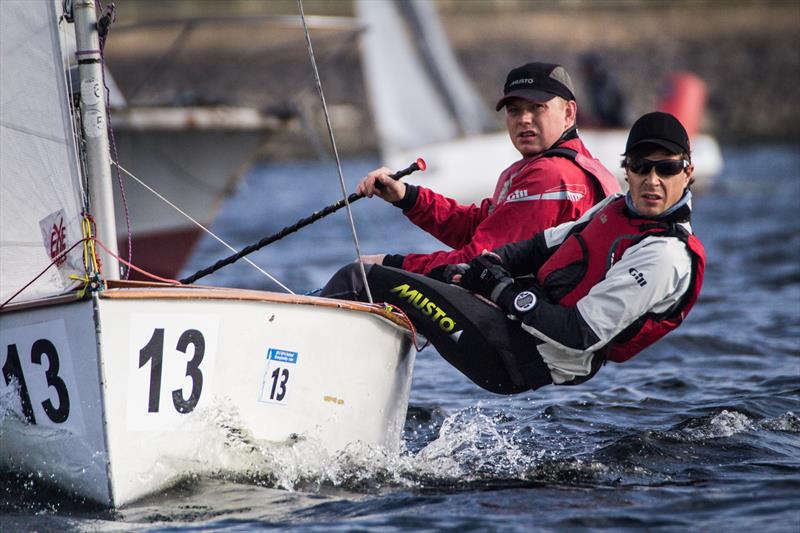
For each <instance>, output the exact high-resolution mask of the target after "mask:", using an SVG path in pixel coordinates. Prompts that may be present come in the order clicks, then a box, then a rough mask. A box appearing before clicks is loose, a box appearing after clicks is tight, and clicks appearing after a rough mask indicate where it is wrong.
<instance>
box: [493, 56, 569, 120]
mask: <svg viewBox="0 0 800 533" xmlns="http://www.w3.org/2000/svg"><path fill="white" fill-rule="evenodd" d="M554 96H560V97H561V98H564V99H565V100H575V90H574V89H573V88H572V80H571V79H570V78H569V74H567V69H565V68H564V67H562V66H561V65H556V64H554V63H527V64H525V65H522V66H521V67H517V68H515V69H512V70H511V72H509V73H508V76H507V77H506V84H505V86H503V97H502V98H501V99H500V101H498V102H497V106H496V107H495V109H496V110H497V111H500V110H501V109H502V108H503V106H504V105H506V104H507V103H508V100H509V99H510V98H523V99H525V100H530V101H532V102H547V101H548V100H550V99H552V98H553V97H554Z"/></svg>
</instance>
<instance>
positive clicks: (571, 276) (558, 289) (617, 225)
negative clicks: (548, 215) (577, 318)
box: [536, 197, 705, 363]
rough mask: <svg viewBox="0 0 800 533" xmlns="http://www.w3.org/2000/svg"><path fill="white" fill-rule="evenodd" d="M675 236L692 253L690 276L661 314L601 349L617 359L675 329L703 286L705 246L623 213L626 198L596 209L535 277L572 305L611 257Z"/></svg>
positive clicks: (555, 298)
mask: <svg viewBox="0 0 800 533" xmlns="http://www.w3.org/2000/svg"><path fill="white" fill-rule="evenodd" d="M653 235H660V236H665V237H667V236H668V237H677V238H679V239H681V240H682V241H683V242H684V243H685V244H686V246H687V248H688V249H689V252H690V256H691V257H692V281H691V283H690V285H689V289H688V291H687V293H686V295H684V297H683V298H682V299H681V300H680V301H679V302H678V304H677V305H676V306H674V307H673V308H672V309H669V310H667V311H666V312H665V313H661V314H655V313H647V314H645V315H643V316H641V317H639V319H638V320H635V321H634V322H633V323H632V324H631V325H630V326H628V327H627V328H625V329H624V330H622V331H621V332H620V333H619V334H618V335H617V336H616V337H614V339H612V340H611V341H610V342H609V343H608V344H606V346H605V347H604V348H603V349H602V351H601V353H602V354H603V355H604V356H605V358H606V359H609V360H611V361H614V362H616V363H621V362H623V361H627V360H628V359H630V358H631V357H633V356H634V355H636V354H637V353H639V352H640V351H642V350H643V349H645V348H646V347H647V346H650V345H651V344H653V343H654V342H656V341H657V340H658V339H660V338H661V337H663V336H664V335H666V334H667V333H669V332H670V331H672V330H673V329H675V328H677V327H678V326H679V325H680V324H681V322H683V319H684V318H685V317H686V315H687V314H688V313H689V311H690V310H691V309H692V306H693V305H694V303H695V302H696V301H697V297H698V295H699V294H700V288H701V286H702V285H703V273H704V271H705V250H704V249H703V245H702V244H701V243H700V241H699V240H698V239H697V238H696V237H695V236H694V235H692V234H690V233H688V232H687V231H686V230H684V229H683V228H680V227H679V226H677V225H676V224H668V223H659V222H657V221H654V220H652V219H645V218H631V217H629V216H627V215H626V211H625V198H624V197H621V198H620V199H619V200H617V201H614V202H611V203H610V204H608V205H607V206H606V207H604V208H603V209H602V210H601V211H599V212H597V213H595V215H594V216H593V217H592V219H591V220H590V221H589V222H588V223H587V224H586V226H585V227H584V228H583V229H581V230H579V231H577V232H575V233H573V234H572V235H570V236H569V237H567V239H566V240H565V241H564V243H563V244H562V245H561V246H560V247H559V248H558V250H557V251H556V252H555V253H554V254H553V255H552V256H551V257H550V258H549V259H548V260H547V261H546V262H545V263H544V264H543V265H542V266H541V267H540V268H539V270H538V271H537V273H536V278H537V280H538V281H539V283H540V284H541V285H542V287H544V288H545V290H546V291H547V293H548V295H549V296H550V298H552V300H553V301H554V302H555V303H558V304H560V305H563V306H565V307H575V306H576V305H577V303H578V300H580V299H581V298H583V297H584V296H586V295H587V294H589V291H590V290H591V288H592V287H594V286H595V285H596V284H597V283H599V282H600V281H602V280H603V279H604V278H605V276H606V273H607V272H608V269H609V268H611V266H612V265H613V264H614V262H615V260H616V259H619V258H620V257H622V254H624V253H625V250H627V249H628V248H630V247H631V246H633V245H635V244H636V243H638V242H640V241H641V240H642V239H644V238H645V237H649V236H653Z"/></svg>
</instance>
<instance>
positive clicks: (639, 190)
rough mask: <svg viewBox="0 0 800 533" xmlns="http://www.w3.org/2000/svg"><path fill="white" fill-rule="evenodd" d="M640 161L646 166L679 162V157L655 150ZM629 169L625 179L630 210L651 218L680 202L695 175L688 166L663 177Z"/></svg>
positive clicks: (661, 150) (653, 170)
mask: <svg viewBox="0 0 800 533" xmlns="http://www.w3.org/2000/svg"><path fill="white" fill-rule="evenodd" d="M642 159H643V160H644V161H645V162H647V161H650V162H657V161H665V160H670V161H680V160H681V156H680V155H678V154H671V153H669V152H667V151H666V150H663V149H658V150H655V151H654V152H651V153H650V154H649V155H647V156H645V157H643V158H642ZM628 167H629V168H626V169H625V179H626V181H627V182H628V186H629V188H630V193H631V199H632V200H633V206H634V207H635V208H636V210H637V211H639V213H641V214H643V215H646V216H651V217H652V216H658V215H660V214H661V213H663V212H664V211H666V210H667V209H669V208H670V207H672V206H673V205H675V203H676V202H677V201H678V200H680V199H681V197H682V196H683V190H684V189H685V188H686V186H687V185H688V184H689V179H690V178H691V176H692V172H693V171H694V167H692V166H689V167H688V168H686V169H684V170H681V171H680V172H679V173H677V174H675V175H673V176H669V175H663V176H662V175H660V174H659V173H658V172H657V169H656V168H655V167H653V168H651V169H650V171H649V172H646V173H636V172H634V170H633V169H632V168H630V167H631V165H630V164H629V165H628Z"/></svg>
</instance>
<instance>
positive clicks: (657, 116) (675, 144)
mask: <svg viewBox="0 0 800 533" xmlns="http://www.w3.org/2000/svg"><path fill="white" fill-rule="evenodd" d="M642 144H655V145H657V146H660V147H662V148H664V149H665V150H667V151H668V152H671V153H673V154H681V153H686V154H689V153H690V152H689V135H688V134H687V133H686V129H685V128H684V127H683V124H681V123H680V121H679V120H678V119H677V118H675V117H674V116H672V115H670V114H669V113H662V112H661V111H656V112H653V113H647V114H646V115H642V116H641V117H639V120H637V121H636V122H634V124H633V126H631V131H630V133H629V134H628V142H627V143H625V154H623V155H628V154H629V153H630V151H631V150H632V149H633V148H634V147H636V146H639V145H642Z"/></svg>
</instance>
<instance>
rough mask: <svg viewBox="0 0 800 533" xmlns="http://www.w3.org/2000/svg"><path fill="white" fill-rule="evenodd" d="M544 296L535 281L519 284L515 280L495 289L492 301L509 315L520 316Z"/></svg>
mask: <svg viewBox="0 0 800 533" xmlns="http://www.w3.org/2000/svg"><path fill="white" fill-rule="evenodd" d="M544 300H546V299H545V298H544V291H543V290H542V288H541V287H540V286H539V284H538V283H536V281H533V282H531V283H526V284H525V285H520V284H519V283H517V282H514V283H511V284H510V285H504V286H503V287H502V288H501V289H500V290H498V291H496V295H495V297H494V298H492V301H493V302H494V303H496V304H497V306H498V307H500V309H502V310H503V311H505V312H506V313H507V314H509V315H513V316H515V317H517V318H520V319H521V318H522V315H524V314H525V313H528V312H530V311H533V309H534V308H535V307H536V305H537V304H538V303H539V302H540V301H544Z"/></svg>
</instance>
